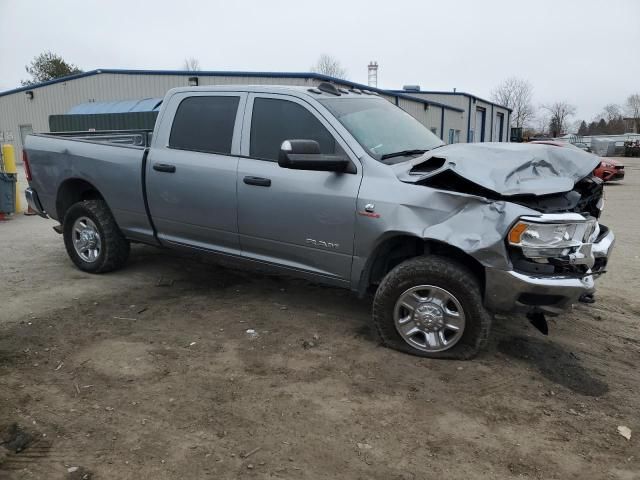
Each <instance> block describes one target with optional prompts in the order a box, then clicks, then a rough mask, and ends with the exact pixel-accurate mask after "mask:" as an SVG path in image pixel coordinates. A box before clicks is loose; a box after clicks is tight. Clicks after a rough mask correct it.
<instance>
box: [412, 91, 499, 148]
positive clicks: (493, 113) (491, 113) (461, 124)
mask: <svg viewBox="0 0 640 480" xmlns="http://www.w3.org/2000/svg"><path fill="white" fill-rule="evenodd" d="M406 94H407V95H411V96H415V97H418V98H422V99H424V100H431V101H433V102H438V103H444V104H445V105H450V106H452V107H457V108H461V109H463V110H464V113H461V114H459V115H457V114H454V113H455V112H452V111H447V113H446V114H445V117H446V118H447V119H451V121H452V122H453V123H451V124H450V123H448V121H447V120H445V138H444V140H445V142H446V141H447V137H448V130H449V129H454V130H461V132H462V133H461V135H460V141H461V142H466V141H467V135H468V127H470V128H471V130H473V132H474V136H476V138H477V135H478V133H477V131H478V129H477V125H476V115H475V112H476V110H477V108H478V107H480V108H484V109H485V111H486V116H485V126H484V127H485V128H484V139H485V142H490V141H494V142H497V141H498V138H495V137H496V135H495V134H496V132H495V125H496V122H497V115H498V113H502V114H503V115H504V126H503V132H502V139H503V141H508V139H509V125H507V119H508V116H509V111H508V110H507V109H506V108H503V107H499V106H497V105H493V110H492V104H491V103H488V102H484V101H482V100H479V99H476V101H475V102H474V100H473V99H471V122H469V96H467V95H465V94H463V93H458V94H448V93H428V92H419V93H418V92H410V91H407V92H406ZM492 119H493V123H492ZM492 125H493V126H494V128H493V129H492Z"/></svg>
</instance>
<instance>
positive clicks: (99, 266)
mask: <svg viewBox="0 0 640 480" xmlns="http://www.w3.org/2000/svg"><path fill="white" fill-rule="evenodd" d="M81 217H87V218H89V219H90V220H92V221H93V223H94V224H95V225H96V227H97V230H98V234H99V236H100V242H101V248H100V254H99V255H98V257H97V258H96V259H95V261H91V262H89V261H86V260H84V259H82V258H81V257H80V255H78V252H76V249H75V247H74V245H73V225H74V223H75V221H76V220H77V219H78V218H81ZM62 225H63V236H64V246H65V247H66V249H67V254H68V255H69V257H70V258H71V260H72V261H73V263H75V265H76V266H77V267H78V268H79V269H80V270H83V271H85V272H89V273H104V272H110V271H112V270H117V269H119V268H122V267H123V266H124V265H125V263H127V259H128V258H129V250H130V246H129V241H128V240H127V239H126V238H125V237H124V235H123V234H122V232H121V231H120V228H118V225H117V224H116V221H115V219H114V218H113V215H112V214H111V211H110V210H109V207H108V206H107V204H106V202H105V201H104V200H84V201H82V202H78V203H76V204H74V205H72V206H71V207H70V208H69V210H67V213H66V214H65V216H64V221H63V223H62Z"/></svg>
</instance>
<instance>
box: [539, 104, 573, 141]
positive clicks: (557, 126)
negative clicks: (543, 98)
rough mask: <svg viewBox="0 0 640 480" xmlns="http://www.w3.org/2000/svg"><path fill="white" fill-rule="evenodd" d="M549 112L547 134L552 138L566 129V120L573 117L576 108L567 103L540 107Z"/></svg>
mask: <svg viewBox="0 0 640 480" xmlns="http://www.w3.org/2000/svg"><path fill="white" fill-rule="evenodd" d="M542 108H543V109H544V110H546V111H547V112H549V116H550V119H549V133H550V134H551V136H553V137H559V136H560V135H562V133H563V132H564V131H566V129H567V120H568V119H569V117H570V116H572V115H575V113H576V107H574V106H573V105H571V104H570V103H567V102H554V103H550V104H547V105H542Z"/></svg>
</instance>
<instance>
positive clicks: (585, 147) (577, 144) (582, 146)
mask: <svg viewBox="0 0 640 480" xmlns="http://www.w3.org/2000/svg"><path fill="white" fill-rule="evenodd" d="M571 145H573V146H574V147H578V148H579V149H580V150H583V151H585V152H588V153H591V147H590V146H589V145H587V144H586V143H584V142H572V143H571Z"/></svg>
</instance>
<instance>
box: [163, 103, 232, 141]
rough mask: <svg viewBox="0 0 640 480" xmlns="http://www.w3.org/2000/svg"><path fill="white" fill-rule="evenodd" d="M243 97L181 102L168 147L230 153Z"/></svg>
mask: <svg viewBox="0 0 640 480" xmlns="http://www.w3.org/2000/svg"><path fill="white" fill-rule="evenodd" d="M239 103H240V97H230V96H217V97H216V96H210V97H207V96H198V97H188V98H185V99H184V100H182V102H180V105H179V106H178V109H177V111H176V115H175V117H174V119H173V125H172V126H171V134H170V135H169V146H170V147H171V148H177V149H180V150H194V151H198V152H207V153H223V154H229V153H231V140H232V139H233V126H234V124H235V121H236V114H237V112H238V104H239Z"/></svg>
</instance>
